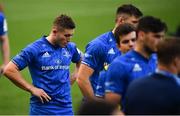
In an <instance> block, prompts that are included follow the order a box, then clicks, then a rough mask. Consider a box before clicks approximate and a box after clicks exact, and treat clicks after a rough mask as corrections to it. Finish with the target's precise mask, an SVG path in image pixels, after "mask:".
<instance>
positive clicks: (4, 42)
mask: <svg viewBox="0 0 180 116" xmlns="http://www.w3.org/2000/svg"><path fill="white" fill-rule="evenodd" d="M0 41H1V53H2V60H3V64H2V65H1V67H0V69H1V71H3V69H4V67H5V65H6V64H7V63H8V62H9V54H10V52H9V39H8V36H7V35H6V34H5V35H2V36H0Z"/></svg>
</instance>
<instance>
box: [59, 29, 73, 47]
mask: <svg viewBox="0 0 180 116" xmlns="http://www.w3.org/2000/svg"><path fill="white" fill-rule="evenodd" d="M73 34H74V29H64V30H63V31H58V33H57V37H56V40H57V44H59V45H60V46H61V47H65V46H66V45H67V44H68V42H70V39H71V38H72V36H73Z"/></svg>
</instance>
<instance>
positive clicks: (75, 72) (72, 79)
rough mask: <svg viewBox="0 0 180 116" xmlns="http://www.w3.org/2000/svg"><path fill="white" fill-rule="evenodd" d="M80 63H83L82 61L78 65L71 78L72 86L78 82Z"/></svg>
mask: <svg viewBox="0 0 180 116" xmlns="http://www.w3.org/2000/svg"><path fill="white" fill-rule="evenodd" d="M80 62H81V60H80V61H79V62H78V63H76V66H75V70H74V72H73V73H72V75H71V78H70V82H71V85H73V84H74V82H75V81H76V79H77V77H78V71H79V67H80Z"/></svg>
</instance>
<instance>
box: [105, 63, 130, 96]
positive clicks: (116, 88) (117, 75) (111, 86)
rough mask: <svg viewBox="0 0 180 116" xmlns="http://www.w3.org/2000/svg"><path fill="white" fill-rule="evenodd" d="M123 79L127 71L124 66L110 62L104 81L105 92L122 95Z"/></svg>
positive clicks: (124, 83) (123, 88)
mask: <svg viewBox="0 0 180 116" xmlns="http://www.w3.org/2000/svg"><path fill="white" fill-rule="evenodd" d="M125 78H127V71H126V69H125V66H124V65H123V64H121V63H120V61H119V62H114V61H113V62H112V64H110V66H109V68H108V71H107V78H106V80H105V92H112V93H117V94H120V95H122V93H123V92H124V90H125V85H126V82H125Z"/></svg>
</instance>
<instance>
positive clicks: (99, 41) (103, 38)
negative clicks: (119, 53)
mask: <svg viewBox="0 0 180 116" xmlns="http://www.w3.org/2000/svg"><path fill="white" fill-rule="evenodd" d="M110 33H111V32H106V33H103V34H101V35H99V36H98V37H96V38H95V39H93V40H92V41H90V42H89V44H90V45H104V46H106V45H107V43H108V42H109V41H108V40H109V39H110V38H111V37H110Z"/></svg>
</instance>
